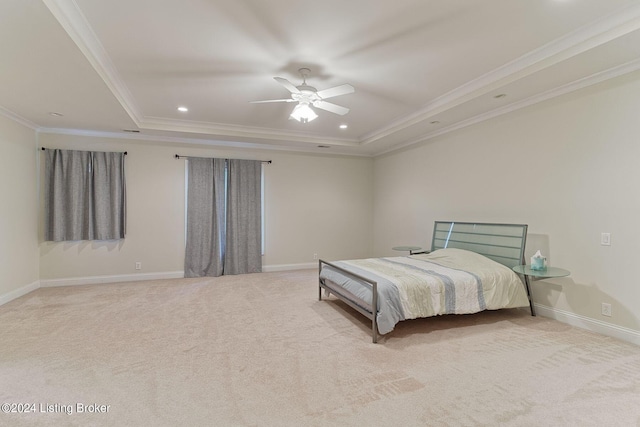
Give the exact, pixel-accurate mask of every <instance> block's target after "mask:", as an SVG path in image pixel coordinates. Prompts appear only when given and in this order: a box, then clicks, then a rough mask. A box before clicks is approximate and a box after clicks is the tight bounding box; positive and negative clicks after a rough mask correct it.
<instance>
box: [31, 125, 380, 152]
mask: <svg viewBox="0 0 640 427" xmlns="http://www.w3.org/2000/svg"><path fill="white" fill-rule="evenodd" d="M37 132H38V133H39V134H52V135H72V136H88V137H93V138H109V139H121V140H135V141H141V142H150V143H158V142H164V143H169V144H175V145H180V144H185V145H196V146H198V145H199V146H209V147H219V148H231V149H240V150H267V151H286V152H289V153H306V154H322V155H339V156H353V157H373V155H372V154H367V153H356V152H341V151H335V150H334V151H319V150H318V147H317V146H315V145H314V146H297V145H277V144H264V143H253V142H239V141H225V140H221V139H210V138H209V139H201V138H187V137H176V136H167V135H146V134H142V133H130V132H108V131H95V130H82V129H69V128H44V127H40V128H38V129H37ZM324 144H328V143H327V142H326V141H324V143H323V145H324ZM332 148H337V149H338V150H339V149H340V148H341V147H339V146H338V147H332Z"/></svg>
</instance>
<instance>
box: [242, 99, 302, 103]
mask: <svg viewBox="0 0 640 427" xmlns="http://www.w3.org/2000/svg"><path fill="white" fill-rule="evenodd" d="M294 101H295V99H291V98H287V99H267V100H265V101H249V103H250V104H264V103H265V102H294Z"/></svg>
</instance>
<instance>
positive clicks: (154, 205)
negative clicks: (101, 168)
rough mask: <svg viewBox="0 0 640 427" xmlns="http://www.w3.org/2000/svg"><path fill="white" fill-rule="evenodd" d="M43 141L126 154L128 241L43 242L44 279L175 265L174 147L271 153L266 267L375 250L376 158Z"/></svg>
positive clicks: (178, 166) (178, 170) (178, 229)
mask: <svg viewBox="0 0 640 427" xmlns="http://www.w3.org/2000/svg"><path fill="white" fill-rule="evenodd" d="M40 144H41V146H43V147H49V148H65V149H83V150H104V151H127V152H128V156H127V158H126V162H125V163H126V177H127V203H128V205H127V221H128V222H127V235H126V238H125V239H124V240H121V241H115V242H70V243H52V242H41V243H40V278H41V280H44V281H46V280H51V279H69V278H78V277H80V278H83V277H95V276H118V275H136V274H142V275H144V274H166V273H175V272H181V271H182V270H183V263H184V238H185V234H184V214H185V212H184V199H185V161H184V160H176V159H175V158H174V155H175V154H176V153H178V154H182V155H192V156H203V157H227V158H249V159H262V160H273V163H272V164H271V165H265V167H264V178H265V179H264V182H265V219H264V221H265V253H264V258H263V265H264V267H265V269H269V268H282V267H291V266H295V265H298V264H307V263H309V264H312V263H314V259H313V256H314V254H316V253H317V254H318V256H319V257H325V258H327V259H337V258H344V257H365V256H369V255H370V253H371V247H372V244H373V240H372V236H371V229H372V227H373V224H372V223H373V216H372V214H371V208H372V205H373V191H372V185H371V181H372V179H373V161H372V160H371V159H368V158H356V157H330V156H320V155H310V154H309V155H305V154H290V153H284V152H280V151H256V150H251V151H250V150H227V149H220V148H203V147H193V146H188V145H186V144H174V145H171V144H165V143H159V142H147V141H139V140H138V141H137V140H119V139H106V138H97V137H86V136H71V135H59V134H43V135H41V136H40ZM41 169H42V168H41ZM40 223H41V224H42V216H40ZM40 240H42V233H40ZM138 261H139V262H141V263H142V267H143V268H142V270H140V271H136V270H135V263H136V262H138Z"/></svg>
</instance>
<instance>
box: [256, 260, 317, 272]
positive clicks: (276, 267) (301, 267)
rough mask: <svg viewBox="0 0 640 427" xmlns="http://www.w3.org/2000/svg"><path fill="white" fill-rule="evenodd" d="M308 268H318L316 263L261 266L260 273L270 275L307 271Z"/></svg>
mask: <svg viewBox="0 0 640 427" xmlns="http://www.w3.org/2000/svg"><path fill="white" fill-rule="evenodd" d="M309 268H318V261H316V262H308V263H303V264H278V265H264V266H262V271H263V272H264V273H271V272H273V271H288V270H307V269H309Z"/></svg>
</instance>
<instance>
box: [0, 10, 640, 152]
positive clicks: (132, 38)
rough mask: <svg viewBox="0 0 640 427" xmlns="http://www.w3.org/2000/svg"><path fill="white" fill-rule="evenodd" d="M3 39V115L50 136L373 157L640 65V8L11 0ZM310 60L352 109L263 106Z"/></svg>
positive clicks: (318, 77) (0, 19) (320, 85)
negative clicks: (348, 88) (301, 113)
mask: <svg viewBox="0 0 640 427" xmlns="http://www.w3.org/2000/svg"><path fill="white" fill-rule="evenodd" d="M0 40H1V42H0V55H1V56H0V58H2V60H1V61H0V113H2V114H4V115H6V116H9V117H12V118H14V119H16V120H18V121H21V122H22V123H25V124H27V125H29V126H31V127H33V128H35V129H38V130H40V131H43V132H73V133H87V134H98V135H107V136H118V135H123V134H124V135H127V137H130V138H131V137H135V138H142V139H147V138H153V139H158V138H162V139H168V140H172V141H179V142H180V141H181V142H187V143H193V142H198V143H202V144H211V145H231V146H234V145H237V146H244V147H263V148H274V149H286V150H298V151H315V152H334V153H346V154H359V155H365V156H370V155H377V154H381V153H385V152H388V151H391V150H394V149H396V148H399V147H403V146H407V145H410V144H413V143H416V142H420V141H423V140H426V139H429V138H432V137H434V136H436V135H440V134H442V133H445V132H448V131H451V130H454V129H458V128H460V127H462V126H466V125H468V124H471V123H476V122H478V121H481V120H485V119H487V118H491V117H495V116H496V115H499V114H503V113H504V112H507V111H512V110H514V109H517V108H521V107H523V106H527V105H531V104H533V103H536V102H539V101H542V100H545V99H549V98H550V97H553V96H557V95H560V94H563V93H567V92H570V91H572V90H575V89H578V88H581V87H585V86H588V85H591V84H595V83H598V82H600V81H603V80H606V79H608V78H611V77H615V76H617V75H621V74H624V73H628V72H632V71H635V70H637V69H639V68H640V1H637V0H635V1H630V0H520V1H515V0H484V1H478V0H393V1H390V0H323V1H317V0H316V1H311V0H296V1H285V0H253V1H239V0H181V1H158V0H109V1H105V0H2V1H1V2H0ZM300 67H307V68H310V69H311V74H310V76H309V78H308V79H307V83H308V84H310V85H312V86H315V87H316V88H317V89H318V90H322V89H326V88H328V87H333V86H337V85H341V84H345V83H348V84H351V85H352V86H354V87H355V93H353V94H349V95H343V96H340V97H336V98H332V99H331V100H330V101H331V102H333V103H336V104H339V105H343V106H345V107H348V108H350V109H351V111H350V112H349V113H348V114H347V115H345V116H338V115H335V114H332V113H329V112H325V111H322V110H318V111H317V112H318V115H319V117H318V118H317V119H316V120H315V121H313V122H310V123H307V124H301V123H298V122H296V121H293V120H288V116H289V114H290V112H291V110H292V108H293V104H290V103H271V104H251V103H250V102H249V101H254V100H262V99H279V98H287V97H288V96H289V92H288V91H287V90H286V89H284V88H283V87H282V86H281V85H279V84H278V83H277V82H276V81H275V80H273V77H274V76H279V77H284V78H286V79H289V80H290V81H291V82H293V83H294V84H296V85H297V84H300V83H301V79H300V76H299V74H298V72H297V70H298V69H299V68H300ZM499 94H506V96H504V97H501V98H496V95H499ZM180 105H184V106H187V107H188V108H189V112H188V113H180V112H178V111H177V107H178V106H180ZM51 112H57V113H61V114H63V116H62V117H54V116H52V115H50V113H51ZM340 124H347V125H348V128H347V129H346V130H341V129H339V125H340ZM123 130H139V131H140V133H139V134H135V135H132V134H128V133H127V134H125V133H124V132H123ZM318 145H329V146H330V148H328V149H321V148H318ZM321 150H324V151H321Z"/></svg>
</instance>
